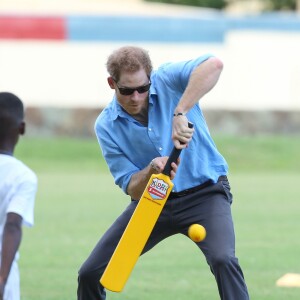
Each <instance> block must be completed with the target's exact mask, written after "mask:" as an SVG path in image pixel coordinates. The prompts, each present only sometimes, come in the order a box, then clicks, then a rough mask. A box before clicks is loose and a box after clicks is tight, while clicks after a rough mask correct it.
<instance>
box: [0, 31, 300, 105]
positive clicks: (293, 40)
mask: <svg viewBox="0 0 300 300" xmlns="http://www.w3.org/2000/svg"><path fill="white" fill-rule="evenodd" d="M122 45H123V44H117V43H114V44H111V43H73V42H72V43H70V42H69V43H66V42H39V41H3V40H2V41H0V90H2V91H3V90H9V91H12V92H15V93H16V94H18V95H19V96H20V97H21V98H23V99H24V102H25V103H26V105H27V106H54V107H99V106H103V105H105V104H106V103H107V102H108V101H110V99H111V96H112V90H110V89H109V87H108V85H107V83H106V77H107V73H106V69H105V62H106V59H107V56H108V55H109V54H110V52H111V51H112V50H113V49H115V48H117V47H119V46H122ZM139 45H140V46H142V47H144V48H146V49H148V50H149V52H150V55H151V56H152V60H153V64H154V66H155V67H156V66H158V65H159V64H160V63H162V62H164V61H172V60H173V61H176V60H181V59H190V58H192V57H196V56H198V55H201V54H203V53H206V52H210V53H214V54H215V55H217V56H218V57H220V58H221V59H222V60H223V62H224V65H225V67H224V71H223V74H222V76H221V79H220V81H219V83H218V85H217V86H216V87H215V89H214V90H213V91H211V93H210V94H209V95H207V96H206V97H205V99H203V107H206V108H218V109H220V108H222V109H233V110H240V109H248V110H264V109H271V110H277V109H278V110H300V33H287V32H282V33H275V32H273V33H272V32H262V31H258V32H245V31H231V32H229V34H228V35H227V37H226V40H225V43H224V44H222V45H215V44H209V45H203V44H174V45H172V44H145V43H143V44H139Z"/></svg>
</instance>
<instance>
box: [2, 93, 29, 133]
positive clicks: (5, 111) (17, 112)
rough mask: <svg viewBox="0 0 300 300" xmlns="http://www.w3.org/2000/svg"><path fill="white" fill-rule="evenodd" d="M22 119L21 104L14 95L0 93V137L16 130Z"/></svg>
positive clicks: (22, 109) (22, 107)
mask: <svg viewBox="0 0 300 300" xmlns="http://www.w3.org/2000/svg"><path fill="white" fill-rule="evenodd" d="M23 119H24V106H23V102H22V101H21V100H20V99H19V98H18V97H17V96H16V95H14V94H12V93H9V92H0V136H1V137H4V136H5V135H6V134H8V132H10V130H11V129H15V128H17V127H18V126H19V125H20V123H21V122H23Z"/></svg>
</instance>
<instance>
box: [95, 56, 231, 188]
mask: <svg viewBox="0 0 300 300" xmlns="http://www.w3.org/2000/svg"><path fill="white" fill-rule="evenodd" d="M209 57H211V55H204V56H201V57H199V58H197V59H194V60H189V61H183V62H178V63H166V64H164V65H162V66H161V67H160V68H158V69H157V70H156V71H153V72H152V73H151V82H152V85H151V88H150V91H149V111H148V126H147V127H145V126H143V125H142V124H140V123H139V122H138V121H136V120H135V119H134V118H133V117H131V116H130V115H129V114H127V113H126V112H125V111H124V110H123V109H122V108H121V106H120V105H119V104H118V101H117V99H116V97H115V96H114V98H113V99H112V101H111V102H110V103H109V104H108V105H107V107H105V109H104V110H103V111H102V112H101V114H100V115H99V116H98V118H97V120H96V123H95V132H96V136H97V139H98V141H99V144H100V147H101V149H102V153H103V156H104V158H105V160H106V162H107V164H108V167H109V169H110V172H111V173H112V175H113V177H114V180H115V183H116V184H117V185H119V186H120V188H122V189H123V191H124V192H125V193H127V186H128V183H129V181H130V179H131V176H132V175H133V174H134V173H136V172H138V171H140V170H142V169H143V168H145V167H146V166H147V165H149V163H150V161H151V160H152V159H153V158H155V157H158V156H169V154H170V152H171V151H172V148H173V146H174V144H173V141H172V139H171V135H172V120H173V113H174V110H175V108H176V106H177V104H178V102H179V100H180V98H181V96H182V93H183V92H184V90H185V88H186V86H187V83H188V81H189V78H190V75H191V73H192V71H193V70H194V69H195V67H197V66H198V65H199V64H201V63H202V62H204V61H205V60H207V59H208V58H209ZM187 118H188V119H189V121H190V122H192V123H194V128H195V131H194V135H193V138H192V141H191V142H190V143H189V145H188V148H187V149H184V150H183V151H182V152H181V156H180V158H181V161H180V165H179V167H178V171H177V173H176V176H175V178H174V180H173V183H174V188H173V191H175V192H179V191H182V190H185V189H188V188H191V187H194V186H197V185H200V184H201V183H204V182H206V181H208V180H212V181H213V182H217V179H218V177H219V176H220V175H226V174H227V170H228V166H227V163H226V161H225V159H224V158H223V156H222V155H221V154H220V153H219V152H218V150H217V148H216V145H215V143H214V142H213V140H212V138H211V136H210V133H209V130H208V127H207V125H206V122H205V119H204V116H203V113H202V111H201V108H200V106H199V105H198V104H197V105H195V106H194V107H193V108H192V109H191V110H190V111H189V112H188V114H187Z"/></svg>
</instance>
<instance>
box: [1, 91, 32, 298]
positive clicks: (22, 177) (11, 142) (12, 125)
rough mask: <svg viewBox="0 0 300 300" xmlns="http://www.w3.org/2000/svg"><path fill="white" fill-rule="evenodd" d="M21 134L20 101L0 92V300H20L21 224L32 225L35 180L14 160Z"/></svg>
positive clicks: (18, 161) (21, 110)
mask: <svg viewBox="0 0 300 300" xmlns="http://www.w3.org/2000/svg"><path fill="white" fill-rule="evenodd" d="M24 133H25V122H24V107H23V103H22V101H21V100H20V99H19V98H18V97H17V96H15V95H14V94H12V93H7V92H0V300H20V278H19V270H18V264H17V261H18V256H19V254H18V249H19V246H20V243H21V239H22V224H24V225H27V226H32V225H33V216H34V201H35V195H36V190H37V177H36V175H35V173H34V172H33V171H32V170H30V169H29V168H28V167H27V166H26V165H24V164H23V163H22V162H21V161H20V160H18V159H16V158H15V157H13V153H14V149H15V146H16V144H17V143H18V140H19V136H20V135H23V134H24Z"/></svg>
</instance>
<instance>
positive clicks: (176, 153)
mask: <svg viewBox="0 0 300 300" xmlns="http://www.w3.org/2000/svg"><path fill="white" fill-rule="evenodd" d="M188 126H189V128H193V127H194V124H193V123H191V122H189V123H188ZM181 150H182V149H177V148H176V147H175V146H174V148H173V150H172V152H171V154H170V156H169V158H168V160H167V163H166V165H165V168H164V170H163V171H162V173H163V174H164V175H167V176H170V173H171V170H172V167H171V164H172V163H173V162H176V161H177V159H178V157H179V155H180V153H181Z"/></svg>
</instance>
